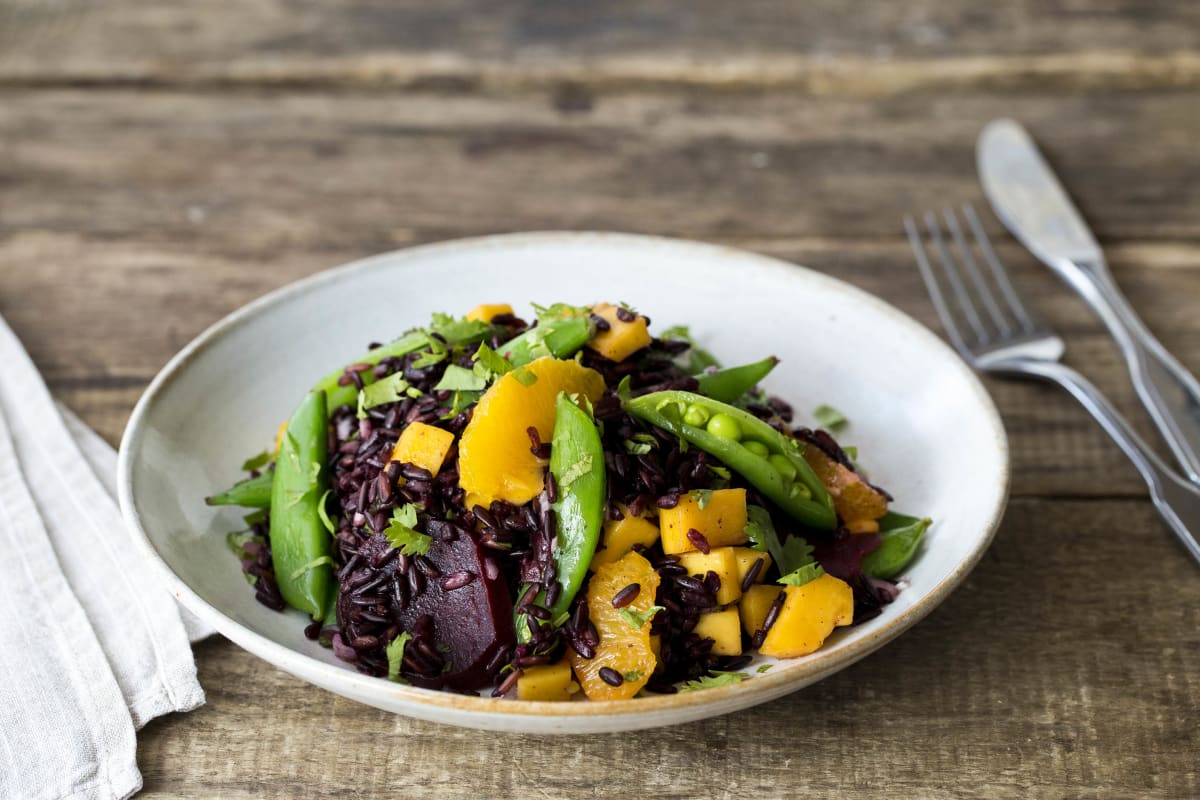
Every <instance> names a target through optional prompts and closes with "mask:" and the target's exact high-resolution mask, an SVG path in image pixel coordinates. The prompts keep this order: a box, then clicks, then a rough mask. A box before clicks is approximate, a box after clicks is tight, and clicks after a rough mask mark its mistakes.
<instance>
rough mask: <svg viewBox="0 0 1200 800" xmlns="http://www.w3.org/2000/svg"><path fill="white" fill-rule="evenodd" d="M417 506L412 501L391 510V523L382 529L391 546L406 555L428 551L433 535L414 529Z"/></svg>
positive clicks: (422, 553) (416, 554)
mask: <svg viewBox="0 0 1200 800" xmlns="http://www.w3.org/2000/svg"><path fill="white" fill-rule="evenodd" d="M416 525H417V507H416V506H415V505H413V504H412V503H408V504H406V505H403V506H401V507H400V508H397V509H396V510H394V511H393V512H392V524H391V525H388V526H387V528H386V529H385V530H384V531H383V535H384V536H386V537H387V540H388V542H390V543H391V545H392V547H394V548H396V549H397V550H399V551H400V552H401V553H403V554H404V555H406V556H423V555H425V554H426V553H427V552H429V546H430V545H431V544H433V537H431V536H429V535H428V534H424V533H421V532H419V531H417V530H416Z"/></svg>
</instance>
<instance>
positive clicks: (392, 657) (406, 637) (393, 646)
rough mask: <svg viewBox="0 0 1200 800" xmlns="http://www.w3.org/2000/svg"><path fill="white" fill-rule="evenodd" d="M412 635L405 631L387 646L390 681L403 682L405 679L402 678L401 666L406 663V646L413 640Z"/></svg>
mask: <svg viewBox="0 0 1200 800" xmlns="http://www.w3.org/2000/svg"><path fill="white" fill-rule="evenodd" d="M412 638H413V637H412V634H411V633H409V632H408V631H403V632H401V634H400V635H399V636H397V637H396V638H395V639H392V641H390V642H389V643H388V646H387V660H388V674H387V676H388V680H389V681H396V682H398V683H399V682H401V681H403V680H404V679H403V678H401V677H400V665H401V664H403V663H404V646H405V645H406V644H408V643H409V641H411V640H412Z"/></svg>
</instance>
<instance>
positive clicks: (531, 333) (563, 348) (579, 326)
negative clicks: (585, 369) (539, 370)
mask: <svg viewBox="0 0 1200 800" xmlns="http://www.w3.org/2000/svg"><path fill="white" fill-rule="evenodd" d="M595 332H596V325H595V323H593V322H592V321H591V320H590V319H588V318H587V317H586V316H578V317H563V318H559V319H553V318H549V319H543V320H541V321H540V322H538V324H537V327H534V328H530V329H529V330H527V331H525V332H524V333H522V334H521V335H520V336H518V337H516V338H515V339H512V340H510V341H508V342H506V343H504V344H503V345H501V347H500V354H501V355H503V356H504V357H505V358H507V359H508V360H509V362H510V363H511V364H512V365H513V366H514V367H523V366H525V365H526V364H528V363H529V362H531V361H534V360H536V359H539V358H542V357H543V356H554V357H555V358H569V357H570V356H573V355H575V354H576V353H577V352H579V350H580V348H582V347H583V346H584V345H585V344H587V343H588V340H589V339H591V338H592V335H593V334H594V333H595Z"/></svg>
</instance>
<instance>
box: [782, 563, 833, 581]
mask: <svg viewBox="0 0 1200 800" xmlns="http://www.w3.org/2000/svg"><path fill="white" fill-rule="evenodd" d="M824 574H825V570H824V569H822V568H821V565H820V564H818V563H816V562H815V561H810V562H809V563H807V564H803V565H801V566H799V567H797V568H796V569H794V570H792V571H791V572H788V573H787V574H785V575H784V576H783V577H782V578H780V579H779V583H782V584H784V585H785V586H803V585H804V584H806V583H811V582H812V581H815V580H816V579H817V578H819V577H821V576H822V575H824Z"/></svg>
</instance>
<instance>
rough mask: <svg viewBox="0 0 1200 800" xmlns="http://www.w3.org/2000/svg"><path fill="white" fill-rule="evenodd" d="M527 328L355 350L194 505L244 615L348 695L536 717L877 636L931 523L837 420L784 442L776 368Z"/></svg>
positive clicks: (454, 323)
mask: <svg viewBox="0 0 1200 800" xmlns="http://www.w3.org/2000/svg"><path fill="white" fill-rule="evenodd" d="M535 311H536V319H534V320H532V321H528V322H527V321H526V320H524V319H521V318H519V317H517V316H516V315H515V314H514V313H513V309H512V308H511V307H510V306H508V305H505V304H489V305H481V306H478V307H477V308H475V309H473V310H472V311H470V312H469V313H468V314H467V315H466V316H465V317H461V318H456V317H451V316H447V315H444V314H436V315H434V317H433V319H432V320H431V322H430V324H429V325H428V326H427V327H424V328H420V329H416V330H412V331H409V332H407V333H405V334H404V335H403V336H401V337H400V338H399V339H396V340H395V341H392V342H389V343H386V344H373V345H371V346H370V347H369V348H368V349H367V350H366V352H365V353H364V354H363V356H362V357H361V358H359V359H358V360H356V361H355V362H353V363H351V364H348V365H343V366H340V367H338V368H337V369H336V370H334V371H332V372H330V373H329V374H328V375H327V376H326V377H325V378H323V379H321V380H320V381H319V382H318V383H317V384H316V385H315V386H314V387H313V389H312V391H311V392H309V393H308V394H307V395H305V396H304V397H303V398H302V399H301V400H300V402H299V404H298V406H297V408H296V410H295V412H294V413H293V414H292V416H291V417H290V419H288V420H287V421H286V422H284V423H283V424H282V425H281V426H280V428H279V430H278V432H277V435H276V436H275V440H274V443H273V446H272V447H271V448H270V449H269V450H267V451H264V452H263V453H261V454H260V455H259V456H256V457H254V458H251V459H249V460H248V461H246V463H245V464H244V465H243V467H244V469H245V470H247V471H248V472H249V477H247V478H246V479H244V480H242V481H240V482H238V483H237V484H235V485H234V486H232V487H231V488H230V489H228V490H227V491H225V492H222V493H220V494H216V495H213V496H212V497H209V498H208V502H209V503H210V504H213V505H238V506H244V507H247V508H248V509H250V513H249V514H248V515H247V516H246V523H247V528H246V529H245V530H242V531H238V532H234V533H230V534H229V537H228V539H229V543H230V546H231V548H232V549H233V551H234V552H235V553H236V555H237V557H238V558H239V559H240V561H241V564H242V569H243V570H244V572H245V574H246V577H247V579H248V580H249V582H250V583H251V584H252V586H253V591H254V593H255V596H256V597H257V599H258V600H259V601H260V602H261V603H263V604H264V605H266V606H268V607H270V608H273V609H277V610H283V609H285V608H287V607H289V606H290V607H292V608H295V609H298V610H300V611H302V612H304V613H305V614H307V615H308V616H309V618H310V620H311V622H310V623H309V625H308V627H307V628H306V631H305V632H306V634H307V635H308V636H309V638H311V639H317V640H319V641H321V642H322V643H325V644H327V645H328V646H329V647H331V648H332V649H333V652H334V654H335V655H336V656H337V657H338V658H339V659H341V660H342V661H344V662H347V663H348V664H351V665H353V666H354V667H355V668H356V669H357V670H359V671H360V672H362V673H365V674H368V675H373V676H378V677H380V678H382V679H389V680H393V681H402V682H406V683H410V684H413V685H416V686H420V687H425V688H431V689H443V690H447V691H455V692H467V693H472V694H474V693H478V692H484V693H490V694H491V695H493V696H496V697H510V698H513V699H515V700H538V701H550V700H561V701H570V700H584V699H586V700H624V699H632V698H635V697H638V696H641V695H644V694H671V693H676V692H682V691H694V690H696V689H703V688H708V687H711V686H719V685H724V684H728V683H734V682H738V681H741V680H743V679H745V678H746V677H748V676H749V673H748V672H747V671H746V670H747V669H748V668H749V669H754V670H759V671H761V670H765V669H769V668H770V667H771V665H772V663H774V660H777V659H789V658H797V657H801V656H805V655H808V654H810V653H813V652H816V651H817V650H819V649H820V648H821V647H822V645H823V644H824V643H825V642H826V640H827V639H828V638H829V637H830V636H831V635H833V634H834V632H835V630H836V629H837V628H839V627H844V626H849V625H853V624H856V623H859V622H862V621H864V620H866V619H870V618H871V617H874V616H876V615H879V614H880V613H885V607H886V606H887V604H888V603H890V602H891V601H892V600H893V599H894V598H895V597H896V594H897V592H899V591H901V590H902V587H903V581H902V580H897V579H898V578H899V577H900V576H901V575H902V574H903V572H904V570H905V569H906V567H907V566H908V565H909V564H910V563H911V561H912V560H913V559H914V558H915V557H917V555H918V552H919V550H920V545H921V541H922V539H923V535H924V533H925V531H926V529H927V528H928V526H929V524H930V521H929V520H928V519H924V518H921V517H914V516H908V515H905V514H900V513H897V512H895V511H893V510H892V508H891V504H892V499H893V498H892V497H891V496H890V495H889V494H888V492H887V491H886V490H885V489H883V488H882V487H880V486H877V485H875V484H874V483H872V482H871V480H870V478H869V476H868V475H867V473H866V471H865V470H864V469H863V468H862V467H861V466H860V465H859V454H858V453H857V452H856V451H855V450H854V449H853V448H850V447H843V446H842V445H840V444H839V443H838V441H837V440H836V439H835V438H834V434H835V433H837V431H838V430H839V429H840V428H841V427H842V426H843V425H844V424H845V420H844V419H842V418H841V415H839V414H838V413H837V412H836V411H835V410H833V409H832V408H830V407H828V406H822V407H821V408H819V409H816V410H815V411H814V412H813V415H812V419H811V423H812V424H811V425H804V424H799V422H798V421H797V419H796V415H795V413H794V411H793V409H792V407H791V406H790V405H789V404H788V403H787V402H785V401H784V400H782V399H780V398H776V397H771V396H769V395H767V394H766V393H765V392H764V391H762V390H761V389H760V388H759V386H758V384H759V383H760V382H761V381H763V380H764V379H765V378H766V377H767V375H768V374H769V373H770V372H771V371H772V370H774V369H776V368H777V367H779V366H780V365H779V361H778V359H776V358H774V357H771V356H767V357H764V358H762V359H761V360H759V361H755V362H752V363H748V364H743V365H737V366H728V367H725V366H722V365H720V364H718V362H717V360H716V359H715V358H714V357H713V355H712V354H710V353H709V352H707V351H705V350H703V349H701V348H699V347H697V346H695V344H694V343H693V342H692V340H691V338H690V336H689V335H688V332H687V329H686V328H684V327H674V328H669V329H665V330H662V331H661V332H659V333H658V334H657V335H655V334H654V333H653V332H652V329H651V325H650V319H649V318H648V317H646V316H645V315H644V314H641V313H639V312H638V311H637V310H635V309H632V308H629V307H628V306H625V305H622V304H615V305H614V304H609V303H596V304H593V305H590V306H574V305H568V304H555V305H551V306H548V307H535ZM783 368H786V367H783ZM264 438H266V435H264ZM231 568H232V565H231Z"/></svg>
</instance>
